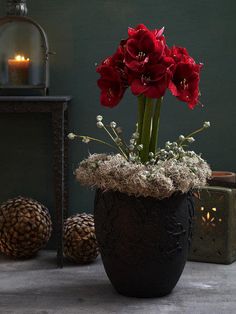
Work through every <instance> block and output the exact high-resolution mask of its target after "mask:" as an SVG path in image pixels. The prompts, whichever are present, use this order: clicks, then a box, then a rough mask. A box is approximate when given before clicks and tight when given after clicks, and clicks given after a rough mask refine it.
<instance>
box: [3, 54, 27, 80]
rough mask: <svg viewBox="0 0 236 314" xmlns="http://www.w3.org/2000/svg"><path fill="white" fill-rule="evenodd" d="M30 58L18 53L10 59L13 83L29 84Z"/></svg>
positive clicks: (9, 69)
mask: <svg viewBox="0 0 236 314" xmlns="http://www.w3.org/2000/svg"><path fill="white" fill-rule="evenodd" d="M29 69H30V59H29V58H27V59H26V58H25V57H24V56H21V55H16V56H15V58H14V59H9V60H8V77H9V82H10V83H11V84H12V85H27V84H28V83H29Z"/></svg>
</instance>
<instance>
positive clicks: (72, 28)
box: [0, 0, 236, 212]
mask: <svg viewBox="0 0 236 314" xmlns="http://www.w3.org/2000/svg"><path fill="white" fill-rule="evenodd" d="M28 7H29V12H30V16H31V17H33V18H35V19H36V20H37V21H38V22H39V23H41V25H42V26H43V27H44V28H45V30H46V31H47V33H48V37H49V42H50V46H51V50H53V51H56V53H57V54H56V56H54V57H52V58H51V89H50V92H51V94H52V95H63V94H64V95H66V94H69V95H72V96H73V98H74V100H73V104H72V106H71V108H70V128H71V130H72V131H76V132H79V133H82V134H91V135H95V134H96V135H97V136H103V134H102V132H101V131H100V130H97V129H96V127H95V117H96V115H97V114H99V113H101V114H103V115H104V116H106V118H107V120H108V121H110V120H116V121H120V122H121V123H122V125H123V126H124V127H125V129H126V131H127V134H129V133H130V132H132V130H133V129H132V128H133V126H134V123H135V119H136V102H135V98H134V97H131V96H130V95H129V94H127V96H126V97H125V98H124V100H123V101H122V103H121V104H120V106H119V107H117V108H116V109H114V110H108V109H103V108H101V107H100V105H99V90H98V88H97V87H96V80H97V74H96V73H95V63H96V62H100V61H101V60H102V59H103V58H105V57H106V56H108V55H109V54H111V53H113V52H114V50H115V49H116V46H117V44H118V42H119V40H120V39H121V38H124V37H126V32H127V27H128V26H135V25H136V24H138V23H141V22H142V23H145V24H147V25H148V26H149V27H153V28H154V27H161V26H163V25H164V26H165V27H166V32H165V34H166V37H167V39H168V43H169V45H172V44H177V45H182V46H186V47H187V48H188V50H189V52H190V53H191V54H192V55H193V56H194V57H195V58H196V60H198V61H202V62H203V63H204V64H205V67H204V70H203V72H202V80H201V91H202V98H201V101H202V103H203V104H204V105H205V106H204V108H200V107H199V108H196V109H195V110H194V111H191V110H189V109H188V108H187V107H186V105H185V104H184V103H181V102H179V101H177V100H175V99H174V98H172V97H170V96H169V95H168V96H167V97H166V98H165V105H164V107H163V113H162V120H161V140H162V142H163V141H164V140H167V139H170V140H172V139H175V138H176V136H177V135H179V134H181V133H185V132H188V131H189V130H192V129H195V128H197V127H198V126H199V125H201V124H202V122H203V121H207V120H209V121H211V124H212V127H211V128H210V129H209V131H207V132H205V133H204V134H201V135H199V137H198V141H197V143H196V144H195V145H194V146H193V148H194V149H195V150H196V151H199V152H200V151H201V152H203V156H204V157H205V158H206V159H207V160H208V161H209V163H210V164H211V165H212V167H213V169H218V170H222V169H223V170H234V171H235V170H236V157H235V155H234V154H235V153H236V141H235V123H234V121H235V114H236V106H235V98H234V96H235V66H236V58H235V56H236V44H235V37H236V27H235V22H234V21H235V18H236V16H235V9H236V2H235V1H234V0H225V1H222V0H199V1H195V0H183V1H176V0H162V1H158V0H149V1H148V0H135V1H134V0H130V1H127V0H89V1H82V0H57V1H55V0H47V1H36V0H32V1H28ZM4 11H5V9H4V1H3V0H0V14H1V15H3V14H4ZM0 143H1V153H0V167H1V168H0V186H1V189H0V201H3V200H5V199H7V198H8V197H12V196H14V195H17V194H24V195H30V196H33V197H35V198H38V199H39V200H41V201H43V202H45V203H46V204H48V206H49V207H52V206H53V205H52V196H51V195H52V189H51V182H52V175H51V136H50V126H49V118H48V117H47V116H43V115H42V116H34V115H28V116H9V115H8V116H1V117H0ZM103 149H105V148H104V147H97V146H94V145H91V146H89V151H90V152H96V151H102V150H103ZM70 153H71V155H70V209H71V212H72V211H74V212H76V211H91V210H92V207H93V205H92V203H93V193H92V192H89V191H88V190H87V189H85V188H80V187H79V184H78V183H76V182H75V180H74V178H73V173H72V172H73V169H75V167H76V164H77V163H78V162H79V161H80V160H81V159H82V158H84V157H86V156H87V153H88V148H87V146H85V145H84V144H75V143H72V144H71V149H70Z"/></svg>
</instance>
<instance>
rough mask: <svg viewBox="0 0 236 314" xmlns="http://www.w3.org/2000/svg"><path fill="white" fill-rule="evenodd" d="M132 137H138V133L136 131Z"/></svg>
mask: <svg viewBox="0 0 236 314" xmlns="http://www.w3.org/2000/svg"><path fill="white" fill-rule="evenodd" d="M132 137H133V138H134V139H136V140H137V139H139V133H138V132H135V133H133V135H132Z"/></svg>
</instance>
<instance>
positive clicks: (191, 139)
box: [187, 137, 195, 143]
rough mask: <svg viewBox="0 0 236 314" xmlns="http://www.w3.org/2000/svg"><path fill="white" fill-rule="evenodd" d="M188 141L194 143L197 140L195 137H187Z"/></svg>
mask: <svg viewBox="0 0 236 314" xmlns="http://www.w3.org/2000/svg"><path fill="white" fill-rule="evenodd" d="M187 141H188V142H189V143H193V142H194V141H195V139H194V138H193V137H188V138H187Z"/></svg>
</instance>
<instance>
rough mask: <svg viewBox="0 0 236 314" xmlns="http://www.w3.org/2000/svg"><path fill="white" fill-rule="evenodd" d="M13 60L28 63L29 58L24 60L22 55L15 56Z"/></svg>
mask: <svg viewBox="0 0 236 314" xmlns="http://www.w3.org/2000/svg"><path fill="white" fill-rule="evenodd" d="M15 60H16V61H29V58H27V59H26V58H25V57H24V56H22V55H16V56H15Z"/></svg>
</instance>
